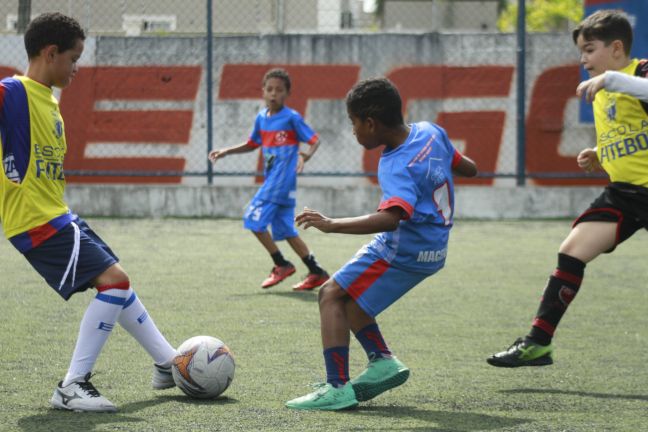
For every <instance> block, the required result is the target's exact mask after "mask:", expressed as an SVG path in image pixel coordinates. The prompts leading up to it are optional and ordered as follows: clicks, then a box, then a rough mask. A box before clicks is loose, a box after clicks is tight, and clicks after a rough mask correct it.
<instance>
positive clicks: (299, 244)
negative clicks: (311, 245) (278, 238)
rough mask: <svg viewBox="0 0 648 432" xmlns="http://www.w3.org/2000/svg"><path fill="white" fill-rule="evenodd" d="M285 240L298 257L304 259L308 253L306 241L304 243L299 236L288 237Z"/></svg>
mask: <svg viewBox="0 0 648 432" xmlns="http://www.w3.org/2000/svg"><path fill="white" fill-rule="evenodd" d="M286 241H287V242H288V244H289V245H290V247H291V248H292V250H294V251H295V253H296V254H297V256H299V258H301V259H304V258H306V257H307V256H308V255H309V254H310V251H309V250H308V246H306V243H304V240H302V239H301V237H299V236H295V237H289V238H287V239H286Z"/></svg>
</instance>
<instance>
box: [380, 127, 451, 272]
mask: <svg viewBox="0 0 648 432" xmlns="http://www.w3.org/2000/svg"><path fill="white" fill-rule="evenodd" d="M411 128H412V130H411V132H410V134H409V136H408V138H407V140H406V141H405V142H404V143H403V144H401V145H400V146H398V147H396V148H395V149H393V150H391V151H385V152H383V154H382V156H381V158H380V162H379V165H378V181H379V183H380V187H381V188H382V192H383V195H382V199H381V202H380V206H379V207H378V210H384V209H387V208H390V207H394V206H398V207H400V208H401V209H402V210H403V215H404V216H403V220H401V222H400V224H399V226H398V229H396V230H395V231H390V232H384V233H380V234H377V235H376V237H375V238H374V239H373V241H372V242H371V243H370V244H369V245H368V247H369V248H372V249H373V250H374V251H376V252H377V253H378V255H379V256H380V257H382V259H383V260H385V261H386V262H388V263H390V265H391V266H392V267H395V268H400V269H403V270H407V271H413V272H418V273H425V274H432V273H435V272H436V271H438V270H439V269H441V267H443V265H444V263H445V258H446V255H447V251H448V236H449V234H450V228H451V227H452V215H453V206H454V185H453V181H452V167H453V166H455V165H456V164H457V163H459V161H460V160H461V158H462V156H461V154H460V153H459V152H458V151H457V150H455V148H454V147H453V146H452V144H451V143H450V140H449V139H448V136H447V135H446V132H445V131H444V130H443V129H442V128H440V127H439V126H437V125H434V124H431V123H428V122H420V123H415V124H412V125H411Z"/></svg>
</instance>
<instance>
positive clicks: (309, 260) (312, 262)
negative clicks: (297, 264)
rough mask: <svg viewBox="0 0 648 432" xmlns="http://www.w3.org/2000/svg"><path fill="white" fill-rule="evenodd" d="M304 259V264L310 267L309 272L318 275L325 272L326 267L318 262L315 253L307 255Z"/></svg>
mask: <svg viewBox="0 0 648 432" xmlns="http://www.w3.org/2000/svg"><path fill="white" fill-rule="evenodd" d="M302 261H303V262H304V264H306V267H308V272H309V273H314V274H318V275H320V274H322V273H324V269H323V268H322V267H320V265H319V264H318V263H317V260H316V259H315V256H314V255H313V254H308V255H306V256H305V257H304V258H302Z"/></svg>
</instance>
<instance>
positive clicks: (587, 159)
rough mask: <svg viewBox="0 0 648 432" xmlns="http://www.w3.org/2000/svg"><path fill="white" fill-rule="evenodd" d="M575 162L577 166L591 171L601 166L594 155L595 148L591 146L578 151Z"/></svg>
mask: <svg viewBox="0 0 648 432" xmlns="http://www.w3.org/2000/svg"><path fill="white" fill-rule="evenodd" d="M576 162H577V163H578V166H579V167H580V168H581V169H582V170H584V171H585V172H592V171H594V170H595V169H598V168H600V167H601V164H600V163H599V160H598V158H597V157H596V150H595V149H591V148H588V149H585V150H583V151H582V152H580V153H579V154H578V157H577V158H576Z"/></svg>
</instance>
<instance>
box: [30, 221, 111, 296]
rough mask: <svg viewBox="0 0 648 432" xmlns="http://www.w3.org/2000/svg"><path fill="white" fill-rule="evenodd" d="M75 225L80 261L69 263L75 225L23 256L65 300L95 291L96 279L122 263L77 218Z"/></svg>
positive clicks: (86, 225)
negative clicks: (81, 293)
mask: <svg viewBox="0 0 648 432" xmlns="http://www.w3.org/2000/svg"><path fill="white" fill-rule="evenodd" d="M73 223H75V224H76V226H77V228H78V231H79V239H78V251H77V260H75V261H76V262H72V265H70V262H71V260H72V259H73V256H72V255H73V254H74V244H75V228H74V227H73V225H72V224H69V225H68V226H66V227H65V228H63V229H62V230H61V231H59V232H58V233H56V234H55V235H53V236H52V237H50V238H48V239H47V240H45V241H44V242H43V243H42V244H40V245H39V246H37V247H35V248H34V249H31V250H29V251H27V252H25V254H24V255H25V258H27V261H29V263H30V264H31V265H32V267H34V269H36V271H37V272H38V273H39V274H40V275H41V276H42V277H43V279H45V281H46V282H47V284H48V285H49V286H51V287H52V288H54V291H56V293H57V294H58V295H60V296H61V297H63V298H64V299H65V300H68V299H69V298H70V296H71V295H72V294H74V293H76V292H80V291H85V290H87V289H88V288H90V287H92V286H93V285H92V282H93V280H94V279H95V278H96V277H97V276H99V275H100V274H102V273H103V272H104V271H106V269H107V268H108V267H110V266H111V265H113V264H115V263H116V262H118V261H119V259H118V258H117V256H116V255H115V254H114V253H113V251H112V250H110V248H109V247H108V245H106V243H104V241H103V240H102V239H101V237H99V236H98V235H97V234H96V233H95V232H94V231H92V229H90V227H89V226H88V224H86V223H85V221H83V220H82V219H80V218H78V219H75V220H73ZM68 269H69V271H68Z"/></svg>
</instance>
